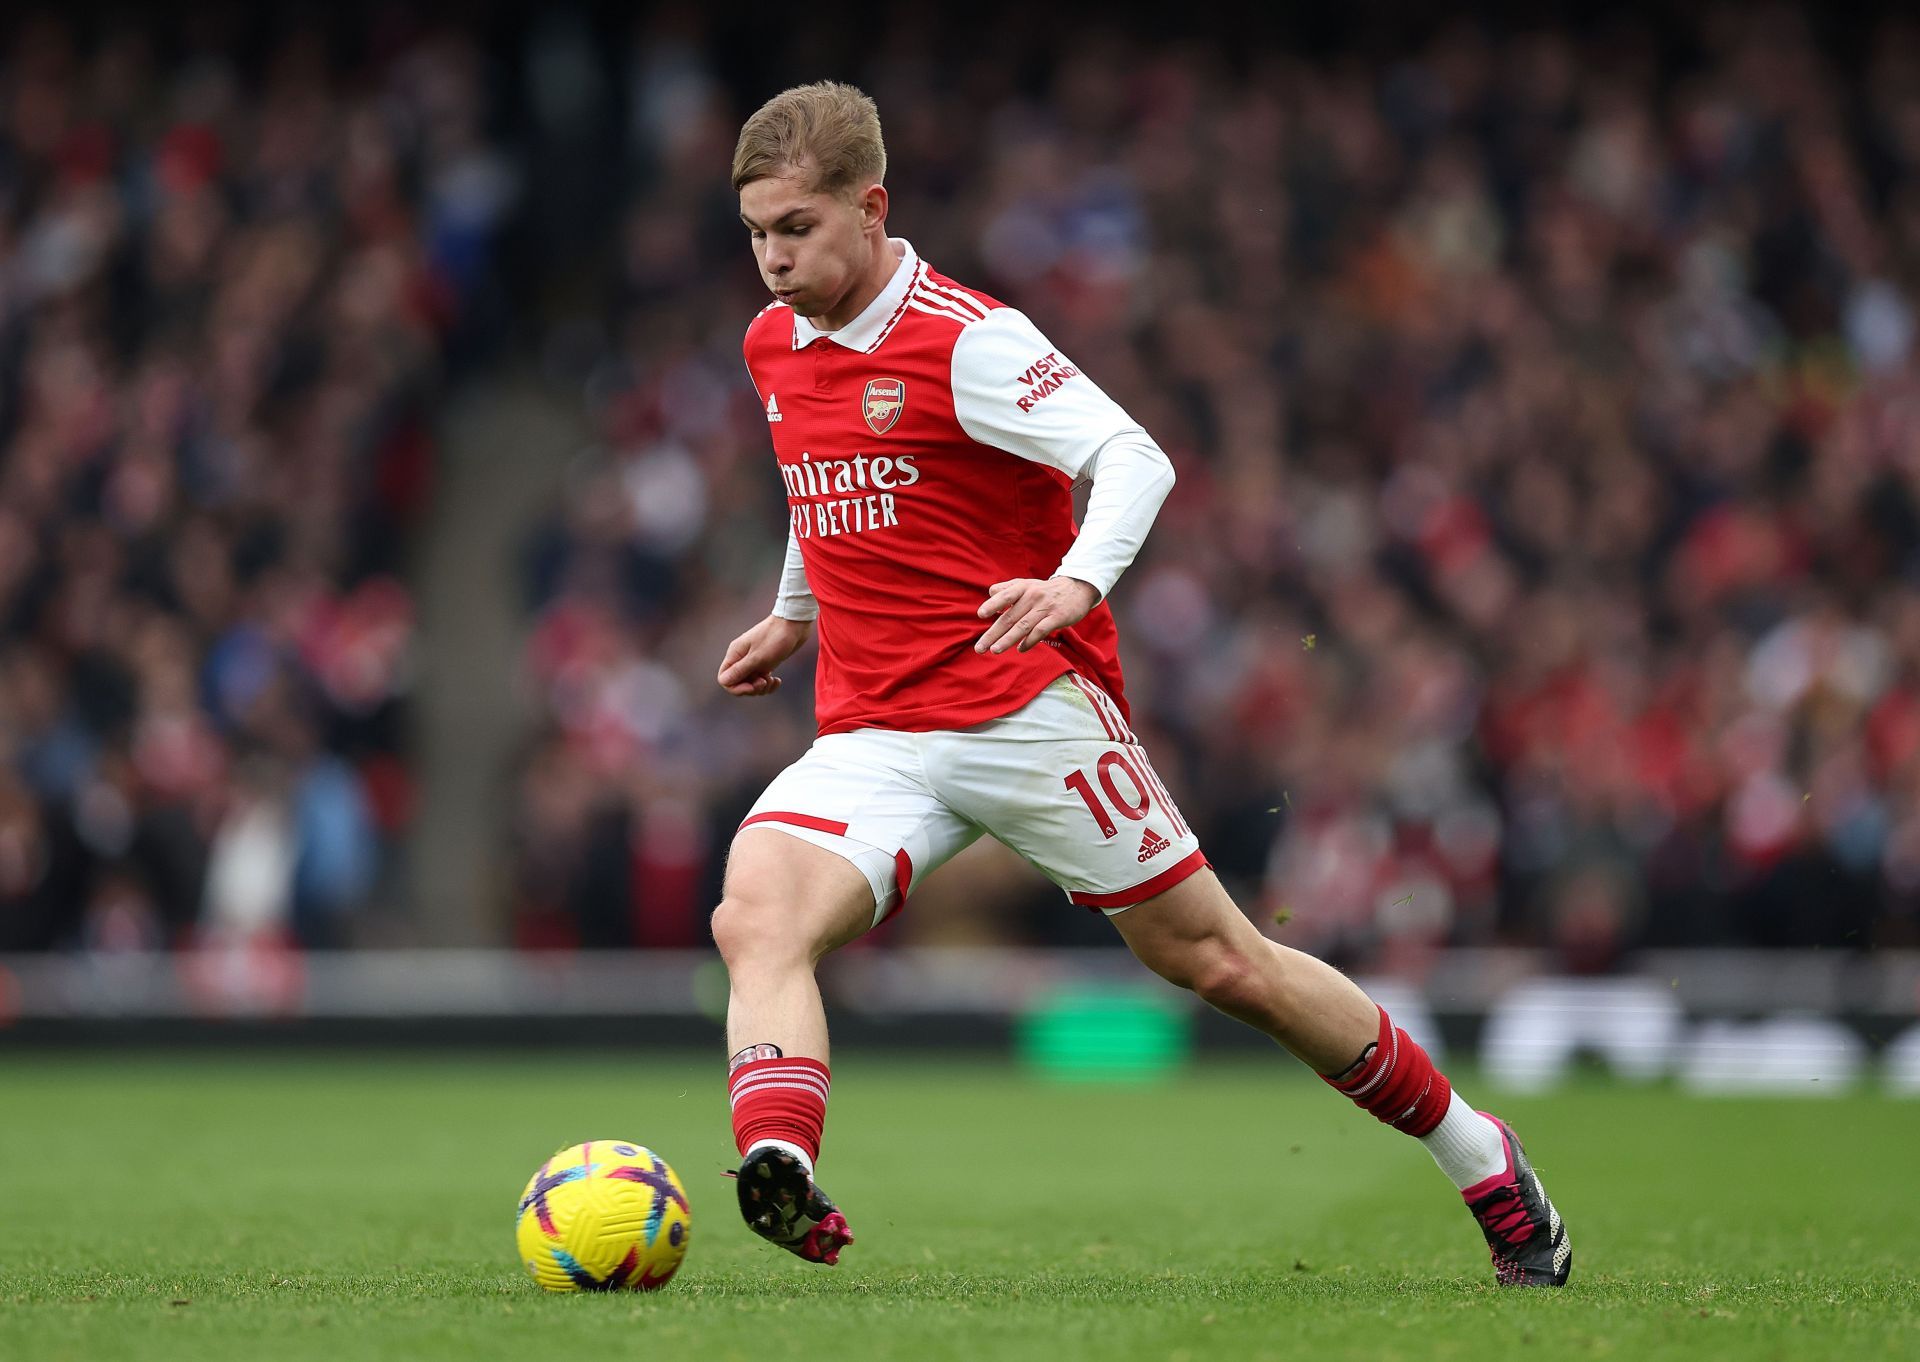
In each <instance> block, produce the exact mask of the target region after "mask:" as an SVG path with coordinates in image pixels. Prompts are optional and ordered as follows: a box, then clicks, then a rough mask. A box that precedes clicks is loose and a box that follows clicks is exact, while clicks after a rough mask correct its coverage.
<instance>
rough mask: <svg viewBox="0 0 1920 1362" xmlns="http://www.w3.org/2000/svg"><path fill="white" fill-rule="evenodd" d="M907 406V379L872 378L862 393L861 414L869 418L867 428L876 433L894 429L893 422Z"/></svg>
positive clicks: (879, 433)
mask: <svg viewBox="0 0 1920 1362" xmlns="http://www.w3.org/2000/svg"><path fill="white" fill-rule="evenodd" d="M906 406H907V384H906V380H904V379H899V378H870V379H868V380H867V390H866V391H865V392H864V393H862V394H861V395H860V414H861V415H862V416H864V417H866V418H867V428H868V429H869V430H871V431H872V432H873V433H874V434H875V435H885V434H886V433H887V432H888V431H890V430H892V429H893V423H894V422H895V421H898V420H899V419H900V413H901V412H903V411H905V410H906Z"/></svg>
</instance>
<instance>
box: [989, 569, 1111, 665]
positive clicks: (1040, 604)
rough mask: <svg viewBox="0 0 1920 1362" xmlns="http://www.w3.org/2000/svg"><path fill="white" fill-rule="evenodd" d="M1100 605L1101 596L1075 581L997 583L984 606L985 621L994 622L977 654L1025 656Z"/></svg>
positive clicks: (1021, 579)
mask: <svg viewBox="0 0 1920 1362" xmlns="http://www.w3.org/2000/svg"><path fill="white" fill-rule="evenodd" d="M1098 604H1100V593H1099V592H1098V591H1095V590H1094V589H1093V588H1092V587H1091V586H1089V585H1088V584H1087V583H1085V582H1083V581H1080V580H1079V579H1078V578H1075V577H1049V578H1047V579H1046V580H1045V581H1041V580H1040V579H1039V578H1038V577H1015V578H1013V579H1012V580H1011V581H1006V582H995V583H994V584H993V586H992V587H990V588H989V589H988V591H987V599H986V600H985V601H983V602H982V603H981V605H980V609H979V612H978V613H979V616H980V618H981V619H983V620H984V619H992V620H993V623H992V625H991V626H989V627H988V629H987V632H986V633H984V634H982V635H980V637H979V638H978V639H977V640H976V641H975V642H974V645H973V650H974V651H975V652H976V653H1004V652H1005V651H1006V650H1007V649H1009V648H1018V649H1019V650H1020V651H1021V652H1023V653H1024V652H1026V651H1027V649H1029V648H1031V647H1033V646H1034V645H1035V644H1038V643H1041V642H1044V641H1045V640H1046V637H1047V635H1049V634H1051V633H1053V632H1054V631H1055V630H1057V629H1065V628H1066V627H1067V626H1069V625H1073V624H1078V623H1079V622H1080V621H1081V620H1083V619H1085V618H1086V617H1087V612H1088V611H1090V610H1092V609H1093V607H1094V606H1096V605H1098Z"/></svg>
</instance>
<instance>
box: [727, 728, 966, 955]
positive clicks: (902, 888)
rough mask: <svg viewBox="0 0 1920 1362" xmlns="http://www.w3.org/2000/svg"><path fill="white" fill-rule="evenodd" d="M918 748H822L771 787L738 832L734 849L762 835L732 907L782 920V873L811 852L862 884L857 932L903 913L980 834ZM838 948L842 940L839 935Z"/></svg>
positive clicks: (854, 740) (853, 741)
mask: <svg viewBox="0 0 1920 1362" xmlns="http://www.w3.org/2000/svg"><path fill="white" fill-rule="evenodd" d="M917 742H918V739H917V736H916V735H914V734H907V733H887V732H881V731H877V730H863V731H861V732H857V733H840V734H833V735H830V736H828V737H824V738H821V739H820V740H819V741H817V742H816V743H815V744H814V745H813V747H812V748H810V749H809V750H808V751H807V753H806V755H804V756H803V757H801V758H800V760H799V761H796V762H795V763H794V764H793V765H791V766H789V767H788V768H787V769H786V770H784V771H782V772H781V773H780V774H779V775H778V776H776V777H775V778H774V780H773V782H772V783H771V784H770V785H768V786H767V788H766V791H765V792H764V793H763V794H762V795H761V796H760V798H759V799H758V800H756V801H755V802H754V805H753V808H752V809H751V810H750V811H749V812H748V814H747V818H746V821H745V822H743V823H742V824H741V827H740V831H739V832H738V833H737V834H736V840H735V845H736V847H739V846H741V845H742V844H744V842H745V841H746V839H747V837H748V835H749V834H765V836H758V835H756V836H755V839H754V842H755V844H754V848H753V850H752V852H751V857H752V859H751V860H750V861H747V862H744V863H743V864H742V866H741V869H740V871H739V873H738V874H736V873H735V872H734V870H733V869H732V868H730V869H729V872H728V876H727V893H728V896H729V898H730V899H740V900H745V899H747V898H749V897H751V898H752V899H754V900H756V901H762V902H770V903H771V905H772V908H773V910H775V911H777V907H778V902H779V894H780V892H781V886H782V884H783V880H782V878H781V876H782V875H783V874H784V873H787V872H786V871H785V869H784V866H785V864H786V863H788V862H792V863H794V864H799V863H801V862H802V861H804V862H806V863H812V862H813V861H815V860H816V859H817V858H815V857H813V856H807V857H804V858H803V857H801V856H800V854H799V853H800V850H805V851H808V852H818V853H820V854H822V855H826V856H829V857H832V858H835V859H837V860H839V861H840V862H842V864H843V866H844V867H846V868H848V869H850V870H851V871H852V872H853V873H854V874H855V875H856V876H857V878H858V880H859V882H860V883H862V884H864V885H865V887H866V895H865V898H864V900H863V901H862V902H863V906H864V909H865V920H864V922H862V923H861V928H860V929H861V930H864V929H865V928H866V927H872V926H876V925H878V924H879V923H880V922H882V921H884V920H885V919H886V918H887V917H889V916H890V915H892V914H893V913H895V912H897V911H899V909H900V907H901V905H902V904H903V903H904V902H905V901H906V897H907V894H908V892H909V891H910V890H911V888H912V885H913V882H914V880H915V879H916V878H920V877H924V876H925V875H926V874H927V873H929V872H931V871H932V870H933V869H934V868H935V867H936V866H939V865H941V864H942V863H944V862H945V861H946V860H948V859H949V858H951V857H952V856H954V855H955V854H956V853H958V852H959V851H960V850H961V849H962V848H963V847H965V846H967V845H968V844H969V843H970V842H972V841H973V840H974V839H975V838H977V837H978V836H979V835H980V831H979V829H978V828H976V827H974V826H973V825H972V824H970V823H969V822H967V820H966V819H964V818H962V817H961V816H960V815H958V814H957V813H955V812H954V811H953V810H952V809H950V808H948V807H947V805H946V804H945V803H944V802H943V801H942V800H941V799H940V797H939V796H938V795H936V794H935V793H934V792H933V790H932V789H931V788H930V787H929V786H928V784H927V782H926V781H925V779H924V776H923V772H922V762H921V756H920V753H919V750H918V746H917ZM769 838H771V839H772V840H768V839H769ZM738 854H739V853H738V852H736V855H738ZM836 880H837V882H840V883H843V884H844V883H846V882H847V881H846V878H845V876H838V877H836ZM855 897H856V898H858V897H859V896H858V895H856V896H855ZM723 906H724V905H723ZM854 934H855V935H857V934H858V933H857V931H856V932H855V933H854ZM833 939H834V941H835V943H836V944H838V943H839V942H840V940H841V939H842V938H841V937H840V936H839V934H838V932H837V931H836V933H835V935H834V938H833Z"/></svg>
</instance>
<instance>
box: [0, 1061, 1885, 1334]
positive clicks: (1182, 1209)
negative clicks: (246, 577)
mask: <svg viewBox="0 0 1920 1362" xmlns="http://www.w3.org/2000/svg"><path fill="white" fill-rule="evenodd" d="M719 1070H720V1064H719V1062H718V1059H717V1058H716V1057H714V1056H701V1057H690V1056H685V1055H673V1056H665V1057H662V1056H652V1057H650V1056H647V1055H643V1054H629V1055H619V1054H612V1053H606V1054H600V1055H596V1056H592V1057H584V1058H569V1059H554V1058H538V1057H527V1056H517V1057H503V1058H480V1057H460V1056H452V1057H447V1056H400V1057H382V1056H372V1055H369V1056H327V1057H324V1058H317V1057H311V1058H281V1057H276V1058H272V1059H266V1058H230V1057H220V1056H213V1057H208V1056H196V1057H182V1058H167V1059H160V1058H155V1059H145V1058H135V1059H121V1058H112V1057H107V1056H102V1055H97V1054H95V1055H84V1056H74V1057H67V1058H55V1057H48V1056H27V1057H13V1058H7V1059H0V1226H4V1228H0V1358H9V1359H11V1358H20V1359H29V1358H31V1359H35V1362H60V1360H61V1359H85V1362H109V1360H110V1359H118V1358H128V1359H135V1358H137V1359H141V1360H142V1362H147V1360H148V1359H160V1360H162V1362H165V1360H166V1359H174V1358H180V1359H187V1358H192V1359H226V1358H235V1359H239V1358H245V1359H248V1360H249V1362H254V1360H255V1359H273V1360H275V1362H281V1360H286V1362H294V1360H297V1359H306V1358H318V1359H326V1360H327V1362H360V1360H361V1359H380V1358H394V1359H408V1360H409V1362H419V1360H420V1359H440V1358H448V1359H490V1358H501V1359H516V1362H518V1360H519V1359H535V1358H538V1359H553V1360H555V1362H576V1359H579V1360H584V1359H589V1358H613V1357H623V1358H648V1359H668V1358H670V1359H686V1360H687V1362H707V1360H708V1359H728V1358H737V1359H741V1362H766V1360H767V1359H778V1358H786V1357H824V1358H834V1359H850V1360H856V1362H857V1360H858V1359H865V1358H905V1359H911V1362H942V1360H943V1359H968V1360H969V1362H972V1359H995V1360H996V1362H999V1360H1001V1359H1027V1358H1043V1359H1046V1360H1047V1362H1066V1360H1067V1359H1073V1358H1098V1359H1101V1362H1127V1360H1128V1359H1136V1358H1141V1359H1144V1358H1152V1359H1156V1360H1157V1362H1181V1359H1189V1360H1191V1362H1197V1360H1198V1359H1202V1358H1233V1359H1258V1358H1274V1359H1282V1358H1284V1359H1289V1362H1292V1360H1294V1359H1313V1362H1330V1360H1331V1359H1345V1358H1356V1359H1359V1358H1365V1359H1396V1358H1405V1359H1418V1360H1419V1362H1428V1360H1429V1359H1435V1358H1466V1357H1473V1358H1486V1357H1522V1356H1524V1357H1528V1358H1561V1357H1573V1358H1588V1357H1594V1358H1599V1357H1618V1358H1626V1359H1631V1362H1652V1360H1653V1359H1659V1358H1689V1359H1691V1358H1730V1357H1739V1358H1742V1359H1749V1358H1751V1359H1772V1358H1781V1359H1795V1360H1796V1362H1798V1360H1799V1359H1806V1358H1819V1357H1845V1358H1848V1359H1850V1360H1852V1362H1858V1360H1859V1359H1879V1358H1888V1359H1892V1358H1902V1359H1912V1358H1915V1357H1920V1301H1917V1299H1916V1288H1915V1274H1914V1263H1915V1259H1916V1254H1920V1225H1917V1224H1916V1211H1917V1210H1920V1191H1917V1190H1916V1189H1920V1104H1915V1103H1912V1102H1900V1101H1896V1100H1893V1099H1889V1098H1883V1097H1879V1096H1873V1095H1865V1094H1862V1095H1857V1096H1849V1097H1842V1098H1835V1099H1831V1100H1822V1101H1802V1102H1791V1101H1759V1100H1755V1101H1744V1100H1738V1101H1737V1100H1711V1101H1707V1100H1692V1099H1688V1098H1685V1097H1682V1096H1680V1095H1678V1094H1676V1093H1673V1092H1671V1091H1669V1090H1664V1089H1630V1088H1622V1087H1615V1086H1607V1085H1600V1084H1583V1085H1579V1086H1576V1087H1574V1088H1571V1089H1569V1090H1567V1091H1565V1092H1561V1093H1558V1094H1555V1095H1553V1096H1550V1097H1538V1098H1529V1099H1526V1100H1506V1101H1498V1102H1496V1101H1495V1100H1494V1099H1493V1097H1492V1095H1491V1094H1486V1093H1479V1094H1474V1095H1478V1096H1479V1097H1480V1098H1481V1100H1482V1101H1483V1102H1485V1103H1488V1104H1491V1105H1497V1106H1498V1107H1499V1108H1500V1109H1501V1110H1502V1111H1503V1113H1504V1114H1506V1115H1508V1116H1509V1117H1510V1119H1511V1120H1512V1121H1513V1122H1514V1123H1515V1125H1516V1126H1517V1127H1518V1128H1519V1129H1520V1131H1521V1133H1522V1134H1523V1135H1524V1136H1525V1137H1526V1138H1527V1141H1528V1147H1529V1149H1530V1150H1531V1151H1532V1152H1533V1153H1534V1154H1535V1157H1536V1161H1537V1162H1538V1163H1539V1165H1540V1166H1541V1169H1542V1172H1543V1174H1544V1176H1545V1178H1546V1181H1547V1184H1548V1186H1549V1188H1550V1189H1551V1191H1552V1193H1553V1195H1554V1197H1555V1199H1556V1201H1557V1202H1558V1203H1559V1205H1560V1207H1561V1209H1562V1211H1563V1212H1564V1213H1565V1214H1566V1216H1567V1219H1568V1224H1569V1227H1570V1229H1571V1232H1572V1236H1573V1242H1574V1250H1575V1273H1574V1281H1573V1285H1572V1286H1571V1287H1569V1288H1568V1289H1567V1290H1566V1291H1563V1292H1558V1293H1552V1292H1508V1291H1500V1290H1497V1289H1496V1288H1494V1287H1493V1285H1492V1284H1491V1276H1490V1274H1489V1270H1488V1266H1487V1261H1486V1254H1485V1250H1484V1249H1483V1247H1482V1245H1481V1242H1480V1238H1479V1235H1478V1234H1477V1233H1476V1232H1475V1230H1474V1228H1473V1226H1472V1224H1471V1223H1470V1222H1469V1220H1468V1218H1467V1216H1466V1214H1465V1212H1464V1211H1463V1210H1462V1209H1461V1207H1460V1205H1459V1202H1458V1200H1457V1199H1456V1198H1455V1197H1454V1195H1453V1193H1452V1191H1451V1189H1450V1188H1448V1186H1447V1185H1446V1183H1445V1181H1444V1179H1442V1178H1441V1176H1440V1174H1439V1173H1438V1171H1437V1170H1436V1169H1435V1168H1434V1167H1433V1166H1432V1164H1431V1162H1430V1161H1429V1160H1428V1159H1427V1157H1426V1155H1425V1153H1424V1152H1422V1151H1421V1150H1420V1149H1419V1148H1417V1147H1416V1146H1415V1145H1414V1143H1413V1142H1412V1141H1410V1140H1407V1139H1405V1138H1404V1137H1402V1136H1399V1135H1396V1134H1394V1133H1393V1132H1391V1131H1388V1130H1386V1129H1384V1128H1382V1127H1380V1126H1378V1125H1377V1124H1375V1123H1374V1122H1373V1121H1371V1120H1369V1119H1368V1118H1366V1117H1364V1116H1362V1115H1361V1114H1360V1113H1358V1112H1356V1111H1354V1110H1353V1109H1352V1108H1351V1107H1350V1106H1348V1105H1347V1104H1346V1103H1343V1102H1340V1101H1338V1100H1336V1099H1335V1098H1334V1097H1333V1096H1332V1094H1330V1093H1328V1092H1326V1091H1325V1090H1324V1089H1323V1088H1321V1087H1320V1086H1319V1085H1318V1084H1315V1083H1313V1082H1311V1081H1308V1080H1306V1079H1305V1078H1304V1077H1301V1076H1298V1075H1297V1074H1296V1073H1290V1071H1289V1067H1288V1064H1287V1063H1284V1062H1283V1060H1282V1058H1281V1057H1280V1056H1278V1055H1276V1056H1275V1058H1274V1059H1273V1060H1272V1061H1271V1062H1268V1063H1256V1062H1253V1061H1252V1060H1245V1061H1242V1060H1234V1061H1231V1062H1214V1063H1209V1064H1206V1065H1203V1066H1202V1067H1199V1068H1197V1069H1195V1070H1193V1071H1192V1072H1190V1073H1188V1074H1186V1075H1184V1076H1182V1077H1179V1078H1176V1079H1173V1080H1170V1081H1167V1082H1165V1083H1161V1084H1157V1085H1153V1086H1144V1087H1134V1088H1100V1087H1079V1086H1060V1085H1056V1084H1051V1083H1047V1082H1045V1081H1042V1080H1039V1079H1036V1078H1031V1077H1026V1076H1022V1075H1020V1074H1018V1073H1017V1072H1016V1071H1014V1070H1013V1069H1011V1068H1009V1067H1004V1066H995V1065H990V1064H985V1063H973V1064H957V1063H950V1062H947V1061H930V1062H924V1063H909V1062H906V1061H904V1060H901V1059H899V1058H887V1057H868V1056H861V1055H851V1054H850V1055H846V1056H842V1057H841V1058H840V1059H839V1061H838V1062H837V1063H836V1065H835V1084H834V1100H833V1109H832V1112H831V1116H830V1120H829V1123H828V1129H827V1155H826V1159H825V1162H824V1164H823V1167H822V1174H823V1178H824V1181H825V1184H826V1186H827V1187H828V1188H829V1190H830V1191H831V1192H832V1193H833V1195H834V1196H835V1197H836V1198H838V1199H839V1200H840V1202H841V1204H842V1206H843V1207H844V1208H845V1209H846V1210H847V1212H848V1214H849V1217H850V1219H851V1221H852V1224H853V1227H854V1230H855V1232H856V1233H857V1234H858V1236H859V1243H858V1244H856V1245H855V1246H854V1248H852V1249H851V1250H849V1252H848V1254H847V1256H846V1258H845V1259H844V1260H843V1264H842V1266H841V1267H839V1268H838V1269H824V1268H816V1267H809V1266H807V1265H805V1264H802V1263H800V1262H798V1261H796V1260H794V1259H792V1258H789V1257H788V1256H786V1255H785V1254H783V1253H780V1252H778V1251H777V1250H774V1249H772V1248H769V1247H767V1246H765V1245H763V1244H761V1243H760V1242H759V1241H758V1240H755V1239H753V1238H752V1237H751V1236H750V1235H749V1234H748V1233H747V1231H746V1230H745V1229H744V1228H743V1227H742V1226H741V1225H740V1224H739V1222H738V1220H737V1218H736V1216H735V1213H734V1210H733V1206H732V1204H731V1203H732V1199H733V1198H732V1189H731V1185H730V1184H728V1183H727V1182H725V1181H723V1180H722V1178H721V1176H720V1173H721V1170H722V1169H723V1168H724V1167H726V1166H727V1164H728V1161H729V1156H730V1155H731V1153H732V1149H731V1145H730V1142H729V1139H728V1134H727V1121H726V1114H725V1100H724V1094H723V1091H722V1082H721V1076H720V1072H719ZM584 1138H596V1139H598V1138H624V1139H632V1140H640V1141H642V1142H644V1143H646V1144H649V1145H651V1146H652V1147H653V1148H654V1149H656V1150H657V1151H659V1152H660V1153H661V1154H662V1155H664V1156H665V1157H666V1158H667V1159H668V1160H669V1161H671V1162H672V1163H673V1164H674V1165H675V1167H676V1168H677V1169H678V1170H679V1172H680V1174H681V1176H682V1178H683V1179H684V1180H685V1182H686V1184H687V1187H688V1192H689V1195H690V1198H691V1200H692V1203H693V1210H694V1233H693V1241H692V1252H691V1253H690V1255H689V1257H688V1259H687V1264H686V1267H685V1268H684V1269H683V1270H682V1271H681V1273H680V1276H679V1278H678V1279H677V1280H676V1281H675V1282H674V1283H673V1284H672V1285H671V1286H670V1287H669V1288H668V1289H667V1290H666V1291H664V1292H662V1293H659V1294H657V1295H652V1296H636V1295H624V1294H623V1295H588V1296H572V1297H547V1296H544V1295H542V1294H541V1293H540V1292H539V1291H538V1290H537V1289H536V1288H535V1287H534V1286H533V1284H532V1283H531V1282H530V1281H529V1280H528V1279H527V1278H526V1277H525V1276H524V1275H523V1273H522V1271H521V1269H520V1266H519V1264H518V1262H517V1261H516V1259H515V1255H514V1249H513V1235H512V1218H513V1208H514V1202H515V1199H516V1197H517V1196H518V1194H519V1191H520V1188H521V1186H522V1184H523V1183H524V1181H525V1180H526V1178H527V1176H528V1175H529V1174H530V1173H531V1172H532V1170H533V1168H534V1167H535V1166H536V1165H537V1164H538V1163H539V1162H540V1160H541V1159H542V1158H544V1157H545V1156H546V1155H547V1154H549V1153H551V1152H552V1151H553V1150H554V1149H556V1148H558V1147H560V1146H562V1145H566V1144H571V1143H573V1142H575V1141H578V1140H581V1139H584Z"/></svg>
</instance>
